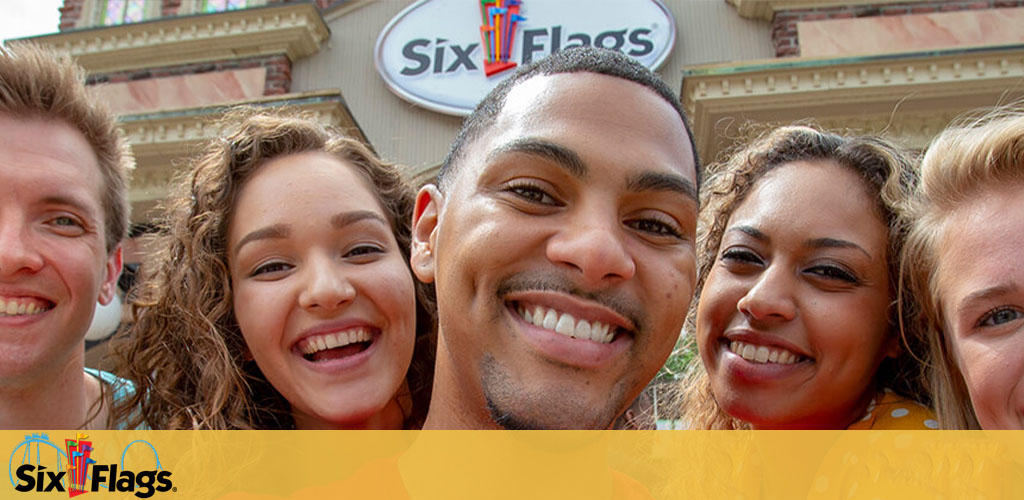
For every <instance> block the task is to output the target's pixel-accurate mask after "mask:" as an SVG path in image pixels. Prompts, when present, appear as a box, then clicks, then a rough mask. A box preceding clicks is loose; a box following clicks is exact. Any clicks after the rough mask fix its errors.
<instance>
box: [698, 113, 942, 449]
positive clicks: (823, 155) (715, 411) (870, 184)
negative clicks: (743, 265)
mask: <svg viewBox="0 0 1024 500" xmlns="http://www.w3.org/2000/svg"><path fill="white" fill-rule="evenodd" d="M796 161H829V162H834V163H836V164H838V165H841V166H843V167H845V168H849V169H851V170H852V171H853V172H855V173H857V174H858V175H859V176H860V178H861V179H862V180H863V181H864V187H865V189H867V191H868V192H869V193H870V194H871V196H872V197H874V198H875V199H876V200H877V206H876V208H877V211H876V214H877V215H878V217H879V218H880V219H881V220H882V221H883V222H884V223H885V225H886V226H887V227H888V228H889V238H888V240H889V245H888V249H887V255H888V267H889V284H890V289H891V292H892V297H896V289H897V282H898V276H899V259H898V256H899V255H900V250H901V249H902V247H903V242H904V240H905V237H906V226H907V224H906V222H905V218H904V216H903V213H904V209H905V204H906V200H907V198H908V197H909V195H910V192H911V190H912V189H913V186H914V184H915V182H916V175H915V171H914V168H913V162H912V160H911V158H909V157H908V155H907V154H906V153H905V152H903V151H902V150H901V149H900V148H899V147H897V146H895V145H893V144H891V143H889V142H887V141H885V140H883V139H881V138H878V137H871V136H856V137H855V136H843V135H838V134H834V133H830V132H826V131H823V130H819V129H817V128H814V127H810V126H786V127H780V128H777V129H774V130H771V131H769V132H766V133H763V134H762V135H761V136H760V137H758V138H756V139H755V140H753V141H752V142H750V143H748V144H747V145H746V146H745V147H742V148H741V149H739V150H738V151H736V152H734V153H733V154H732V155H731V156H730V157H729V159H728V160H726V161H725V162H721V163H716V164H714V165H711V166H709V168H708V177H707V180H706V181H705V183H704V186H703V187H702V188H701V193H702V195H703V199H702V200H701V202H702V207H701V211H700V218H699V223H698V232H697V259H698V266H697V286H696V294H695V295H696V296H695V300H694V301H693V305H692V306H691V308H690V313H689V315H688V317H687V330H688V331H690V332H695V331H696V330H695V323H696V322H695V319H696V310H697V308H696V304H697V302H698V301H699V299H700V294H701V291H702V290H703V288H704V284H705V282H706V280H707V277H708V274H709V273H710V272H711V268H712V267H714V265H715V262H716V260H717V258H718V252H719V247H720V246H721V243H722V236H723V234H724V233H725V230H726V227H727V225H728V223H729V218H730V217H732V214H733V212H734V211H735V210H736V208H737V207H739V206H740V204H742V203H743V201H744V200H746V198H747V196H748V195H749V194H750V192H751V191H752V190H753V188H754V187H755V186H756V185H757V182H758V181H759V180H760V179H762V178H763V177H764V176H765V175H766V174H768V173H769V172H771V171H772V170H774V169H776V168H778V167H780V166H782V165H785V164H787V163H792V162H796ZM904 305H905V306H906V307H908V308H912V304H910V303H906V304H904ZM892 311H893V313H892V314H891V317H890V324H891V330H892V334H893V335H900V336H901V338H902V343H903V347H904V348H903V350H902V353H901V355H900V356H899V358H896V359H891V358H890V359H886V360H885V361H884V362H883V363H882V366H881V367H879V370H878V374H877V381H878V384H879V386H881V387H886V388H889V389H892V390H894V391H896V392H897V393H899V394H902V395H904V396H906V397H910V398H911V399H914V400H917V401H919V402H922V403H926V404H927V403H928V395H927V391H926V390H925V384H924V376H923V365H922V363H921V360H920V359H919V358H918V357H919V356H920V355H921V353H923V352H924V348H923V341H922V339H921V337H920V335H918V334H917V333H916V332H914V331H907V330H903V329H901V328H900V327H899V324H900V323H899V314H898V313H897V311H896V308H895V307H893V308H892ZM689 343H690V346H691V347H690V348H691V349H692V348H694V347H693V344H695V341H694V340H693V337H692V336H691V338H690V340H689ZM680 400H681V403H680V404H681V408H682V410H681V411H682V414H683V419H684V420H685V421H686V423H687V424H688V425H689V426H690V428H693V429H747V428H749V424H748V423H747V422H744V421H741V420H738V419H735V418H733V417H732V416H730V415H729V414H727V413H726V412H725V411H723V410H722V409H721V408H720V407H719V406H718V403H717V402H716V401H715V398H714V394H713V393H712V391H711V383H710V380H709V378H708V375H707V372H705V371H704V367H703V364H702V363H699V362H695V363H692V364H691V367H690V370H689V371H688V373H687V374H686V376H685V377H684V380H683V383H682V386H681V397H680Z"/></svg>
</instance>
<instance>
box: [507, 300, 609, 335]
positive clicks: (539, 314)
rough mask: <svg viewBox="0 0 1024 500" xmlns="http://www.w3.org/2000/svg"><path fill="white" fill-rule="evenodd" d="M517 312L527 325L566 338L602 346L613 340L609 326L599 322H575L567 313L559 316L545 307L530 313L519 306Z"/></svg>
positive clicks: (525, 308) (556, 312) (526, 308)
mask: <svg viewBox="0 0 1024 500" xmlns="http://www.w3.org/2000/svg"><path fill="white" fill-rule="evenodd" d="M518 312H519V315H520V316H522V318H523V320H524V321H526V322H527V323H530V324H532V325H534V326H538V327H540V328H544V329H546V330H552V331H554V332H556V333H560V334H562V335H565V336H567V337H574V338H578V339H587V340H593V341H594V342H601V343H603V344H607V343H609V342H611V341H612V339H614V338H615V332H614V331H612V328H611V325H608V324H605V323H601V322H600V321H587V320H584V319H581V320H577V319H576V318H575V317H573V315H571V314H569V313H561V314H559V313H558V311H556V310H554V309H548V308H546V307H536V308H534V309H533V310H532V311H531V309H530V308H528V307H523V306H519V311H518Z"/></svg>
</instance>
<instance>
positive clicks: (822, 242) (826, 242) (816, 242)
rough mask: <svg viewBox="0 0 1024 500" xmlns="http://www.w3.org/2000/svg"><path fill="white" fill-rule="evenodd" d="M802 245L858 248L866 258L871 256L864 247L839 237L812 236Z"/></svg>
mask: <svg viewBox="0 0 1024 500" xmlns="http://www.w3.org/2000/svg"><path fill="white" fill-rule="evenodd" d="M804 245H805V246H807V247H810V248H852V249H854V250H860V252H861V253H863V254H864V255H865V256H867V258H868V259H870V258H871V254H870V253H868V251H867V250H865V249H864V247H862V246H860V245H858V244H856V243H854V242H852V241H849V240H843V239H839V238H813V239H809V240H807V241H805V242H804Z"/></svg>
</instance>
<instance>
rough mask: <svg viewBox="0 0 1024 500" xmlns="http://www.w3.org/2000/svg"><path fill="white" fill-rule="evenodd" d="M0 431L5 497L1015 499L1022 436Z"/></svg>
mask: <svg viewBox="0 0 1024 500" xmlns="http://www.w3.org/2000/svg"><path fill="white" fill-rule="evenodd" d="M0 439H2V443H3V444H2V445H0V447H3V446H5V447H6V448H3V449H10V450H11V454H10V457H11V458H10V463H9V467H8V471H9V473H8V479H9V481H8V482H7V483H6V484H3V485H2V487H0V498H4V499H7V498H10V499H18V498H25V499H30V498H58V496H59V497H60V498H68V497H69V495H70V494H72V493H74V494H75V495H76V496H77V495H79V494H88V495H89V496H88V497H85V498H86V500H88V499H89V498H100V497H114V496H115V494H116V496H117V497H118V498H155V499H186V498H188V499H192V498H199V499H205V498H209V499H218V498H223V499H229V500H233V499H272V498H289V499H300V498H301V499H306V498H310V499H313V498H345V499H362V498H366V499H371V498H372V499H380V498H386V499H391V498H394V499H407V498H408V499H454V498H459V499H461V498H488V499H489V498H497V499H505V498H507V499H531V500H532V499H545V498H558V499H564V498H585V499H605V498H607V499H613V498H622V499H643V498H657V499H675V498H679V499H683V498H728V499H740V498H743V499H756V498H768V499H774V498H779V499H803V498H807V499H851V498H864V499H874V498H882V499H890V498H891V499H916V498H922V499H925V498H926V499H935V498H945V499H950V500H951V499H957V498H970V499H976V498H985V499H1021V498H1024V433H1022V432H1011V431H999V432H954V431H913V432H907V431H845V432H842V431H802V432H801V431H789V432H781V431H777V432H752V431H701V432H697V431H528V432H494V431H430V432H422V431H421V432H416V431H373V432H371V431H362V432H359V431H347V432H346V431H335V432H330V431H260V432H249V431H205V432H188V431H93V432H87V433H76V432H74V431H2V432H0ZM83 464H85V465H84V466H85V469H84V475H83V470H82V467H83ZM72 489H74V490H75V491H70V490H72ZM112 490H113V493H112V492H111V491H112Z"/></svg>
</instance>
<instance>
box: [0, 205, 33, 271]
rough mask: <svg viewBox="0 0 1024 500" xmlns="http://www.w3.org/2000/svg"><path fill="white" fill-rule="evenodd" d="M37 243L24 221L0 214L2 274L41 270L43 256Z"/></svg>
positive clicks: (0, 269) (0, 267)
mask: <svg viewBox="0 0 1024 500" xmlns="http://www.w3.org/2000/svg"><path fill="white" fill-rule="evenodd" d="M37 244H38V243H37V242H34V241H32V238H31V234H30V230H29V228H28V227H26V224H25V223H24V222H23V221H19V220H15V218H14V217H2V216H0V276H10V275H13V274H15V273H18V272H22V271H27V272H36V271H38V270H40V269H41V268H42V267H43V256H42V254H41V253H40V251H39V250H40V249H39V248H38V247H37Z"/></svg>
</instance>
